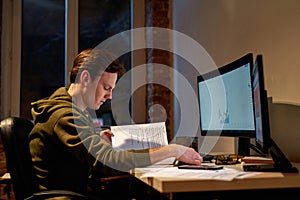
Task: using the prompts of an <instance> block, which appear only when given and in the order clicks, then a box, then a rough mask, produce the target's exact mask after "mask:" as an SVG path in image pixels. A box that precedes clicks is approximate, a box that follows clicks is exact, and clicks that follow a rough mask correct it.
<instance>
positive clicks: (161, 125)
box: [110, 122, 168, 150]
mask: <svg viewBox="0 0 300 200" xmlns="http://www.w3.org/2000/svg"><path fill="white" fill-rule="evenodd" d="M110 129H111V131H112V132H113V133H114V137H112V146H113V148H114V149H115V150H130V149H135V150H139V149H149V148H156V147H160V146H165V145H168V139H167V131H166V125H165V122H157V123H148V124H134V125H121V126H111V127H110Z"/></svg>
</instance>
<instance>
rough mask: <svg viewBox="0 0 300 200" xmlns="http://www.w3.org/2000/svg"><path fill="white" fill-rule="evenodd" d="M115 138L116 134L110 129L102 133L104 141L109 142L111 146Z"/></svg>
mask: <svg viewBox="0 0 300 200" xmlns="http://www.w3.org/2000/svg"><path fill="white" fill-rule="evenodd" d="M113 136H114V134H113V133H112V132H111V131H110V130H109V129H106V130H103V131H101V132H100V137H101V138H102V139H104V140H105V141H107V142H108V143H109V144H110V145H111V142H112V139H111V138H112V137H113Z"/></svg>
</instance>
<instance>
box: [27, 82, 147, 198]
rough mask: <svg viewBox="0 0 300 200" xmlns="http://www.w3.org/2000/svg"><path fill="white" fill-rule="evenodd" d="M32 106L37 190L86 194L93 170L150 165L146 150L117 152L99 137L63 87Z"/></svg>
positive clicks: (102, 171) (98, 173) (100, 173)
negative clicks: (60, 190) (57, 190)
mask: <svg viewBox="0 0 300 200" xmlns="http://www.w3.org/2000/svg"><path fill="white" fill-rule="evenodd" d="M31 105H32V110H31V112H32V116H33V120H34V124H35V126H34V128H33V129H32V131H31V133H30V136H29V139H30V152H31V155H32V161H33V164H34V168H35V170H36V175H37V179H38V182H39V187H40V189H68V190H73V191H77V192H81V193H85V192H86V189H87V185H88V183H89V177H91V173H92V172H93V173H94V174H96V177H101V176H108V175H109V174H107V169H108V168H109V169H111V170H109V172H110V173H113V171H115V173H117V172H128V171H129V170H130V169H133V168H135V167H144V166H147V165H150V164H151V162H150V157H149V154H148V151H119V152H117V151H115V150H114V149H113V148H112V147H111V145H110V144H109V143H107V142H106V141H105V140H103V139H101V137H100V135H99V133H96V130H95V127H94V125H93V121H92V120H91V118H90V116H89V114H88V113H87V112H83V111H82V110H80V109H79V108H78V107H77V106H76V105H75V104H73V102H72V97H71V96H70V95H69V94H68V92H67V88H65V87H62V88H59V89H58V90H56V91H55V92H54V93H53V94H52V95H51V96H50V97H49V98H45V99H41V100H38V101H36V102H33V103H32V104H31ZM104 166H108V167H104ZM113 169H116V170H113Z"/></svg>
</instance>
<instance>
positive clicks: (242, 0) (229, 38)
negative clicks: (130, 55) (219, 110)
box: [173, 0, 300, 112]
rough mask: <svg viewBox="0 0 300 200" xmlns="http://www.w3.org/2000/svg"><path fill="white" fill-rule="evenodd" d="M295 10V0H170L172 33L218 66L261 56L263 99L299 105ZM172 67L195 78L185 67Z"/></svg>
mask: <svg viewBox="0 0 300 200" xmlns="http://www.w3.org/2000/svg"><path fill="white" fill-rule="evenodd" d="M299 10H300V1H297V0H264V1H261V0H185V1H182V0H173V28H174V29H175V30H177V31H180V32H182V33H185V34H186V35H188V36H190V37H191V38H193V39H195V40H196V41H197V42H199V44H201V45H202V46H203V47H204V48H205V50H206V51H207V52H208V54H209V55H210V56H211V58H212V59H213V60H214V62H215V63H216V65H217V66H222V65H224V64H226V63H228V62H230V61H232V60H234V59H236V58H238V57H240V56H242V55H244V54H246V53H247V52H253V53H254V54H263V58H264V66H265V81H266V83H265V84H266V88H267V90H268V96H271V97H272V98H273V102H275V103H278V102H281V103H282V102H283V103H288V104H295V105H300V92H299V86H300V80H299V78H298V76H299V73H300V67H299V66H300V58H299V52H300V37H299V35H300V26H299V19H300V12H299ZM175 42H176V41H175ZM175 67H177V68H178V69H179V70H180V71H181V72H182V73H183V74H185V75H186V76H187V77H188V78H189V79H191V80H194V79H195V74H196V73H195V70H193V69H192V70H186V68H187V67H190V66H188V65H187V64H186V63H185V62H183V61H181V60H180V61H179V62H177V66H175ZM186 71H191V72H189V73H186ZM179 90H180V88H179ZM182 95H184V94H182ZM191 112H193V110H191Z"/></svg>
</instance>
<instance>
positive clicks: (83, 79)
mask: <svg viewBox="0 0 300 200" xmlns="http://www.w3.org/2000/svg"><path fill="white" fill-rule="evenodd" d="M80 78H81V82H82V84H83V85H84V86H87V84H88V83H89V81H90V74H89V72H88V71H86V70H84V71H83V72H82V73H81V77H80Z"/></svg>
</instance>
